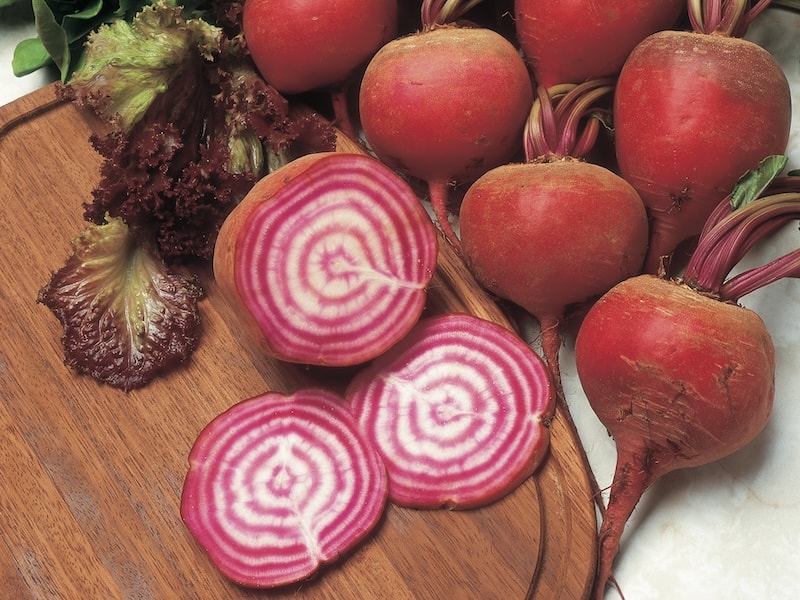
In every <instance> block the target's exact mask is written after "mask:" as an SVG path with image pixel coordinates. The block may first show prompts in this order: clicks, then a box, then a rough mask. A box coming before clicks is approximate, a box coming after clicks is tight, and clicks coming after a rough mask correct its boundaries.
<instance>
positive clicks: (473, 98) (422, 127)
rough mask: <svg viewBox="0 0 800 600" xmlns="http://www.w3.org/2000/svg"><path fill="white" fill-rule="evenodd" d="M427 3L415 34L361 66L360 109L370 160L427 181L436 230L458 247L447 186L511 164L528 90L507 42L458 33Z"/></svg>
mask: <svg viewBox="0 0 800 600" xmlns="http://www.w3.org/2000/svg"><path fill="white" fill-rule="evenodd" d="M447 4H448V5H452V4H454V3H452V2H450V3H447ZM455 4H457V3H455ZM433 5H434V2H431V1H429V0H425V1H424V2H423V5H422V22H423V29H422V31H420V32H418V33H415V34H412V35H409V36H406V37H402V38H399V39H396V40H393V41H391V42H389V43H388V44H386V45H385V46H384V47H383V48H381V50H380V51H379V52H378V53H377V54H376V55H375V56H374V57H373V59H372V60H371V61H370V63H369V65H368V66H367V69H366V72H365V73H364V77H363V80H362V83H361V91H360V94H359V112H360V117H361V125H362V128H363V131H364V136H365V137H366V139H367V142H368V143H369V145H370V147H371V148H372V150H373V151H374V152H375V154H376V155H377V156H378V158H380V159H381V161H383V162H384V163H386V164H388V165H389V166H391V167H392V168H394V169H397V170H399V171H401V172H403V173H405V174H407V175H411V176H413V177H415V178H418V179H421V180H423V181H425V182H427V184H428V187H429V191H430V196H431V203H432V206H433V209H434V212H435V215H436V218H437V220H438V222H439V226H440V228H441V229H442V232H443V233H444V235H445V237H446V238H447V240H448V241H449V242H450V243H452V244H453V245H454V246H456V247H458V246H459V242H458V237H457V236H456V235H455V233H454V232H453V230H452V226H451V224H450V222H449V220H448V198H449V187H450V186H451V185H452V184H455V183H470V182H472V181H474V180H475V179H477V178H478V177H479V176H481V175H482V174H483V173H485V172H486V171H488V170H489V169H492V168H494V167H496V166H499V165H501V164H504V163H506V162H508V161H509V160H511V159H512V157H513V156H514V155H515V154H516V153H517V152H518V150H519V139H520V135H521V134H522V129H523V126H524V124H525V119H526V118H527V115H528V112H529V111H530V106H531V102H532V100H533V90H532V85H531V80H530V75H529V74H528V71H527V68H526V66H525V63H524V61H523V60H522V58H521V57H520V55H519V53H518V51H517V49H516V48H515V47H514V46H513V45H512V44H511V43H510V42H509V41H508V40H506V39H505V38H504V37H502V36H501V35H500V34H498V33H496V32H494V31H492V30H490V29H486V28H480V27H470V26H457V25H455V24H454V23H453V22H452V21H451V19H453V18H454V17H455V15H456V14H458V11H455V12H454V13H450V12H436V11H435V10H434V8H435V7H434V6H433ZM462 8H466V6H464V7H462ZM496 90H503V93H502V94H498V93H496Z"/></svg>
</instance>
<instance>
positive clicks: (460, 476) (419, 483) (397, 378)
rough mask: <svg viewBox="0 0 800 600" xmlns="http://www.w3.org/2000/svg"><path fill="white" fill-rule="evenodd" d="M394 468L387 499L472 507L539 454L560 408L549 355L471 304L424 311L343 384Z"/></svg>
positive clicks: (510, 482)
mask: <svg viewBox="0 0 800 600" xmlns="http://www.w3.org/2000/svg"><path fill="white" fill-rule="evenodd" d="M345 398H346V400H347V402H348V404H349V405H350V410H351V411H352V412H353V414H354V415H355V418H356V421H357V422H358V425H359V427H360V428H361V430H362V431H363V432H364V435H365V436H366V437H367V438H368V439H369V440H370V441H371V442H372V443H373V444H374V445H375V446H376V447H377V448H378V452H380V454H381V456H382V457H383V462H384V464H385V465H386V469H387V471H388V473H389V500H391V501H392V502H394V503H395V504H398V505H402V506H408V507H413V508H439V507H446V508H474V507H477V506H482V505H486V504H489V503H490V502H493V501H495V500H497V499H499V498H501V497H502V496H505V495H506V494H508V493H509V492H511V491H512V490H513V489H515V488H516V487H517V486H518V485H519V484H521V483H522V482H523V481H524V480H525V479H526V478H527V477H529V476H530V475H531V474H532V473H533V472H534V471H535V470H536V468H537V467H538V465H539V464H540V463H541V461H542V460H543V458H544V457H545V455H546V453H547V449H548V448H549V440H550V437H549V429H548V428H547V427H546V425H545V422H546V420H547V418H548V417H550V416H551V414H552V411H553V408H554V400H553V394H552V382H551V379H550V376H549V373H548V370H547V368H546V366H545V364H544V362H543V361H542V360H541V359H540V358H539V356H538V355H537V354H536V353H535V352H533V350H532V349H531V348H530V347H529V346H528V345H527V344H525V343H524V342H523V341H522V339H520V338H519V337H518V336H517V335H515V334H514V333H512V332H511V331H509V330H508V329H505V328H503V327H501V326H500V325H497V324H495V323H492V322H490V321H486V320H484V319H481V318H478V317H475V316H472V315H468V314H461V313H455V314H445V315H439V316H434V317H428V318H425V319H422V320H421V321H420V322H419V323H418V324H417V325H416V327H415V328H414V329H412V331H411V332H410V333H409V334H408V336H407V337H406V338H405V339H403V340H402V341H401V342H400V343H398V344H397V345H396V346H394V347H393V348H392V349H391V350H389V351H388V352H387V353H386V354H384V355H383V356H381V357H380V358H378V359H376V360H375V361H374V362H373V363H372V364H371V365H370V366H369V367H368V368H366V369H365V370H363V371H361V372H360V373H359V374H358V375H357V376H356V377H355V378H354V379H353V381H352V382H351V383H350V385H349V387H348V389H347V390H346V393H345Z"/></svg>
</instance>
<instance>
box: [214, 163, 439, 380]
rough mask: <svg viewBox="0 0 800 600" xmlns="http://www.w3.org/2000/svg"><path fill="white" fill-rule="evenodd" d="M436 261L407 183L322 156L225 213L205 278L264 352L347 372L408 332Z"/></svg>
mask: <svg viewBox="0 0 800 600" xmlns="http://www.w3.org/2000/svg"><path fill="white" fill-rule="evenodd" d="M437 254H438V239H437V232H436V228H435V226H434V224H433V222H432V221H431V219H430V217H429V216H428V213H427V212H426V210H425V208H424V207H423V205H422V203H421V202H420V201H419V199H418V198H417V196H416V195H415V194H414V192H413V190H412V189H411V187H410V186H409V185H408V183H406V182H405V181H404V180H403V179H402V178H400V177H399V176H398V175H397V174H396V173H394V172H393V171H392V170H390V169H389V168H388V167H386V166H384V165H383V164H381V163H380V162H378V161H377V160H375V159H374V158H371V157H369V156H364V155H358V154H347V153H319V154H314V155H307V156H304V157H301V158H299V159H296V160H295V161H292V162H291V163H289V164H288V165H286V166H284V167H282V168H280V169H278V170H277V171H275V172H273V173H272V174H270V175H268V176H267V177H265V178H264V179H262V180H261V181H259V182H258V183H257V184H256V185H255V186H254V188H253V189H252V190H251V192H250V193H249V194H248V196H247V198H245V200H244V201H243V202H242V204H240V205H239V206H237V208H236V209H234V210H233V212H232V213H231V215H229V217H228V219H226V221H225V223H224V224H223V226H222V229H221V231H220V233H219V236H218V239H217V246H216V248H215V255H214V274H215V277H216V279H217V281H218V283H219V284H220V288H221V289H222V291H223V293H224V294H225V295H226V297H228V298H229V299H232V300H233V303H234V305H235V306H236V307H237V308H238V309H240V310H237V312H238V313H240V314H242V315H243V317H244V319H245V320H247V321H249V330H250V331H251V332H253V333H255V337H256V339H257V340H258V342H259V343H260V345H261V347H262V349H264V350H265V351H266V352H267V354H269V355H270V356H273V357H275V358H278V359H281V360H285V361H289V362H295V363H304V364H315V365H328V366H349V365H356V364H360V363H363V362H366V361H368V360H370V359H372V358H374V357H375V356H378V355H379V354H381V353H382V352H383V351H385V350H386V349H387V348H389V347H390V346H391V345H393V344H394V343H395V342H397V341H398V340H400V339H401V338H402V337H403V336H404V335H405V334H406V333H407V332H408V331H409V330H410V329H411V327H413V326H414V324H415V323H416V322H417V320H418V319H419V317H420V315H421V313H422V310H423V308H424V306H425V299H426V290H427V286H428V284H429V282H430V280H431V278H432V277H433V273H434V271H435V269H436V258H437Z"/></svg>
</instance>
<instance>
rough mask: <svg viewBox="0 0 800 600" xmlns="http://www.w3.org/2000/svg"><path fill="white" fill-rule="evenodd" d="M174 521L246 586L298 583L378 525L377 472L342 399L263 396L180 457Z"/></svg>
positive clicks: (226, 416)
mask: <svg viewBox="0 0 800 600" xmlns="http://www.w3.org/2000/svg"><path fill="white" fill-rule="evenodd" d="M189 463H190V468H189V472H188V474H187V476H186V480H185V482H184V488H183V494H182V497H181V516H182V518H183V520H184V522H185V524H186V526H187V527H188V529H189V530H190V531H191V533H192V534H193V535H194V536H195V538H196V539H197V540H198V542H199V543H200V544H201V545H202V546H203V548H204V549H205V550H206V552H207V553H208V554H209V556H210V557H211V559H212V561H213V562H214V563H215V564H216V565H217V567H218V568H219V569H220V570H221V571H222V572H223V573H224V574H225V575H226V576H227V577H228V578H229V579H231V580H233V581H234V582H236V583H238V584H241V585H244V586H248V587H275V586H280V585H284V584H288V583H292V582H295V581H299V580H302V579H305V578H307V577H308V576H310V575H311V574H312V573H314V572H315V571H316V570H317V569H318V568H319V567H320V565H322V564H324V563H329V562H331V561H334V560H336V559H337V558H338V557H339V556H340V555H341V554H342V553H344V552H346V551H347V550H348V549H350V548H352V547H353V546H354V545H355V544H357V543H358V542H359V541H361V540H362V539H363V538H364V537H365V536H366V535H367V534H368V533H369V532H370V531H371V530H372V529H373V528H374V527H375V525H376V524H377V523H378V521H379V519H380V518H381V516H382V513H383V509H384V506H385V503H386V497H387V479H386V471H385V469H384V467H383V464H382V463H381V459H380V457H379V455H378V454H377V452H376V450H375V449H374V447H372V446H371V445H370V444H369V443H368V442H367V441H366V440H365V439H364V437H363V436H362V434H361V433H360V432H359V431H358V429H357V427H356V425H355V422H354V421H353V418H352V415H351V414H350V413H349V412H348V410H347V408H346V406H345V405H344V403H343V401H342V399H341V398H339V397H338V396H336V395H334V394H332V393H330V392H327V391H324V390H322V389H306V390H301V391H298V392H296V393H294V394H293V395H291V396H286V395H283V394H278V393H273V392H270V393H266V394H263V395H261V396H257V397H255V398H252V399H250V400H246V401H244V402H241V403H239V404H237V405H235V406H233V407H232V408H231V409H229V410H228V411H226V412H224V413H222V414H221V415H219V416H218V417H217V418H215V419H214V420H213V421H212V422H211V423H209V424H208V425H207V426H206V427H205V429H203V431H202V432H201V433H200V435H199V436H198V438H197V440H196V442H195V445H194V447H193V448H192V451H191V453H190V455H189Z"/></svg>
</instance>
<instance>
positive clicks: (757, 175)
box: [731, 154, 789, 210]
mask: <svg viewBox="0 0 800 600" xmlns="http://www.w3.org/2000/svg"><path fill="white" fill-rule="evenodd" d="M788 160H789V159H788V158H787V157H785V156H783V155H782V154H776V155H773V156H767V157H766V158H764V159H763V160H762V161H761V162H760V163H758V166H757V167H756V168H755V169H751V170H750V171H747V173H745V174H744V175H742V176H741V177H740V178H739V181H737V182H736V185H735V186H734V188H733V193H732V194H731V208H733V210H736V209H738V208H741V207H742V206H745V205H747V204H750V203H751V202H752V201H753V200H756V199H758V197H759V196H760V195H761V194H762V193H763V192H764V190H766V189H767V188H768V187H769V184H770V183H772V181H773V179H775V178H776V177H777V176H778V175H780V172H781V171H783V168H784V167H785V166H786V163H787V162H788Z"/></svg>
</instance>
